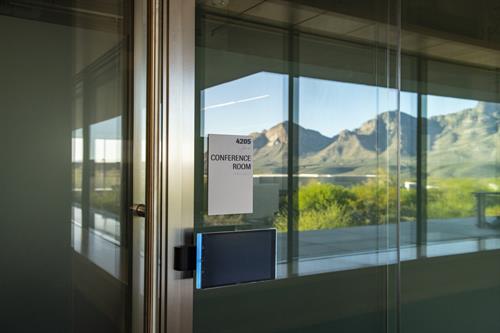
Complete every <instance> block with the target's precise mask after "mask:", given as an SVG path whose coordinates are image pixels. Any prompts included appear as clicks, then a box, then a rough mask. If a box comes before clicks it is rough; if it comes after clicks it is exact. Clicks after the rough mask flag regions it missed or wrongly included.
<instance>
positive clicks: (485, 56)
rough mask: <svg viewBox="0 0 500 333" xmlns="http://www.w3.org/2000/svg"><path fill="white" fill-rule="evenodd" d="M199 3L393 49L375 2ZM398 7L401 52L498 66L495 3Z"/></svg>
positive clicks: (419, 2)
mask: <svg viewBox="0 0 500 333" xmlns="http://www.w3.org/2000/svg"><path fill="white" fill-rule="evenodd" d="M200 2H202V3H203V4H204V5H205V6H206V8H207V10H208V11H213V12H215V13H219V14H222V15H226V16H230V17H233V18H244V19H248V20H253V21H263V22H267V23H269V24H273V25H277V26H281V27H287V28H290V27H293V28H294V30H298V31H303V32H310V33H314V34H317V35H322V36H325V37H330V38H341V39H344V40H353V41H362V42H367V43H373V42H379V43H388V44H389V45H392V46H394V45H396V41H397V37H398V36H397V31H396V29H395V26H394V25H389V24H387V21H388V18H387V17H388V15H387V9H386V8H384V5H377V3H378V2H379V1H377V0H375V1H374V0H371V1H366V0H360V1H342V0H338V1H322V0H309V1H300V0H296V1H281V0H237V1H235V0H232V1H231V0H202V1H200ZM384 3H386V2H384ZM403 3H404V4H405V6H404V7H403V9H402V16H403V17H402V21H403V30H402V33H401V47H402V50H403V51H404V52H407V53H412V54H413V53H416V54H420V55H425V56H427V57H431V58H436V59H442V60H447V61H451V62H458V63H466V64H473V65H479V66H484V67H493V68H497V67H500V3H499V2H498V1H496V2H495V1H488V0H479V1H477V3H478V5H477V6H471V2H470V1H467V0H465V1H464V0H453V1H452V0H441V1H439V2H436V1H431V0H408V1H403ZM306 4H307V5H306ZM356 10H357V11H358V12H356ZM471 10H472V12H471ZM370 16H371V17H370ZM374 16H377V17H374ZM390 20H393V19H392V18H390Z"/></svg>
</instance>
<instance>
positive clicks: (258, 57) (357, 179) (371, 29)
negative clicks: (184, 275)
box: [194, 1, 399, 333]
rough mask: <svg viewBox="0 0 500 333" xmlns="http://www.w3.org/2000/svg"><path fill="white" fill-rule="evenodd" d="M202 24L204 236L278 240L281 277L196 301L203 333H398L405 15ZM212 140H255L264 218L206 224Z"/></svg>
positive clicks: (306, 8)
mask: <svg viewBox="0 0 500 333" xmlns="http://www.w3.org/2000/svg"><path fill="white" fill-rule="evenodd" d="M196 24H197V26H196V27H197V29H196V31H197V35H196V75H197V77H196V83H197V90H196V93H197V111H196V126H197V134H196V142H197V152H196V182H195V184H196V185H195V186H196V190H195V195H196V211H195V215H196V220H195V233H200V232H211V231H235V230H255V229H262V228H276V229H277V276H276V280H275V281H267V282H260V283H255V284H247V285H236V286H227V287H222V288H215V289H197V290H195V295H194V316H195V320H194V327H195V332H197V333H200V332H215V331H217V332H256V331H258V332H278V331H279V332H305V331H311V332H331V331H334V330H339V331H342V332H355V331H370V330H371V331H373V332H385V331H387V330H389V329H392V327H393V318H394V316H392V313H393V312H392V311H393V310H394V309H395V308H394V302H393V301H394V297H393V295H394V293H393V290H394V289H393V288H394V286H393V285H392V284H393V282H394V280H393V279H392V278H391V279H390V282H388V281H389V276H390V274H391V272H392V271H391V269H392V268H393V267H391V266H390V265H391V264H394V263H396V261H397V257H398V249H397V237H396V236H397V226H398V224H397V204H396V203H397V192H398V191H397V182H398V179H397V177H396V175H397V167H398V166H397V162H398V160H397V156H398V147H399V143H398V128H399V112H398V86H397V82H398V81H397V68H398V61H397V29H396V6H395V3H392V2H391V1H382V2H372V3H370V4H365V5H364V6H355V7H354V8H353V7H352V6H350V5H339V4H331V3H315V4H309V3H307V2H301V1H264V2H261V1H231V2H225V1H199V2H198V5H197V23H196ZM211 134H232V135H248V136H250V137H251V139H252V140H253V145H254V151H253V161H254V165H253V213H252V214H237V215H234V214H233V215H208V212H207V208H208V207H207V206H208V189H207V177H208V172H207V164H208V162H207V150H208V145H209V143H208V135H211ZM354 290H357V291H355V292H353V291H354ZM304 304H308V307H310V308H308V309H307V308H305V307H304ZM263 322H265V323H266V325H263V324H262V323H263Z"/></svg>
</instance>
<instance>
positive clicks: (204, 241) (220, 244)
mask: <svg viewBox="0 0 500 333" xmlns="http://www.w3.org/2000/svg"><path fill="white" fill-rule="evenodd" d="M275 277H276V229H262V230H249V231H234V232H210V233H199V234H197V236H196V287H197V288H198V289H203V288H212V287H220V286H226V285H231V284H240V283H249V282H256V281H263V280H272V279H274V278H275Z"/></svg>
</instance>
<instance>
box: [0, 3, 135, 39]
mask: <svg viewBox="0 0 500 333" xmlns="http://www.w3.org/2000/svg"><path fill="white" fill-rule="evenodd" d="M130 3H131V2H130V1H128V0H0V15H7V16H13V17H18V18H23V19H28V20H35V21H42V22H47V23H54V24H61V25H67V26H71V27H77V28H84V29H92V30H97V31H105V32H116V31H117V27H121V26H122V25H123V20H124V18H126V17H127V15H124V12H125V11H126V10H127V6H128V5H129V4H130Z"/></svg>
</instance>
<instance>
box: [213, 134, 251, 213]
mask: <svg viewBox="0 0 500 333" xmlns="http://www.w3.org/2000/svg"><path fill="white" fill-rule="evenodd" d="M207 158H208V215H227V214H251V213H253V141H252V138H251V137H249V136H240V135H220V134H209V135H208V154H207Z"/></svg>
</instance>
